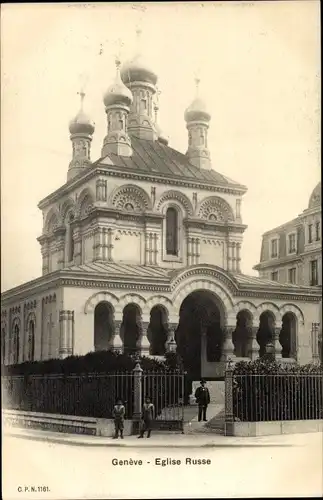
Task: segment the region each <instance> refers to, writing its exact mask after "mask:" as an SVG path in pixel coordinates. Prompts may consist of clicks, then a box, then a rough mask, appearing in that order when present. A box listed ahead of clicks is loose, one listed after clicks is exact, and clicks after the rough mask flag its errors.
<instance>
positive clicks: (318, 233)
mask: <svg viewBox="0 0 323 500" xmlns="http://www.w3.org/2000/svg"><path fill="white" fill-rule="evenodd" d="M315 235H316V241H320V239H321V224H320V223H319V222H317V223H316V224H315Z"/></svg>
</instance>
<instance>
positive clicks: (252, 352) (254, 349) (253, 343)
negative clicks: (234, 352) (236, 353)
mask: <svg viewBox="0 0 323 500" xmlns="http://www.w3.org/2000/svg"><path fill="white" fill-rule="evenodd" d="M257 333H258V327H256V326H252V327H250V329H249V335H250V336H249V338H250V344H249V346H250V349H249V357H250V359H251V360H252V361H254V360H255V359H257V358H259V348H260V346H259V344H258V342H257Z"/></svg>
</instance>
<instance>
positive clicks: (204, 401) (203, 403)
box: [195, 380, 210, 422]
mask: <svg viewBox="0 0 323 500" xmlns="http://www.w3.org/2000/svg"><path fill="white" fill-rule="evenodd" d="M195 399H196V402H197V404H198V407H199V413H198V421H199V422H201V420H202V417H203V421H204V422H206V421H207V419H206V410H207V407H208V405H209V404H210V393H209V389H208V388H207V387H205V380H201V385H200V387H198V388H197V389H196V391H195Z"/></svg>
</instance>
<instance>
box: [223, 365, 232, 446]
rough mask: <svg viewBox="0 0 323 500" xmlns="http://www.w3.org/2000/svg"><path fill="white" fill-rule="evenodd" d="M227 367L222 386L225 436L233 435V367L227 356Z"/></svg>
mask: <svg viewBox="0 0 323 500" xmlns="http://www.w3.org/2000/svg"><path fill="white" fill-rule="evenodd" d="M228 361H229V362H228V365H227V369H226V371H225V379H224V387H225V392H224V395H225V406H224V409H225V424H224V434H225V435H226V436H233V422H234V418H233V369H232V362H231V359H230V358H229V360H228Z"/></svg>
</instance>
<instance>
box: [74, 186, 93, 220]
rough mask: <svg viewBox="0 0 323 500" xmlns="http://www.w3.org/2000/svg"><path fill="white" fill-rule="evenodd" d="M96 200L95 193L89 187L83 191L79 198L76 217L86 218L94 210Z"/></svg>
mask: <svg viewBox="0 0 323 500" xmlns="http://www.w3.org/2000/svg"><path fill="white" fill-rule="evenodd" d="M94 199H95V198H94V193H93V192H92V191H91V189H90V188H89V187H86V188H85V189H83V190H82V191H81V193H80V194H79V196H78V198H77V203H76V216H77V217H86V216H87V215H88V213H89V212H90V211H91V209H92V208H93V203H94Z"/></svg>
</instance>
